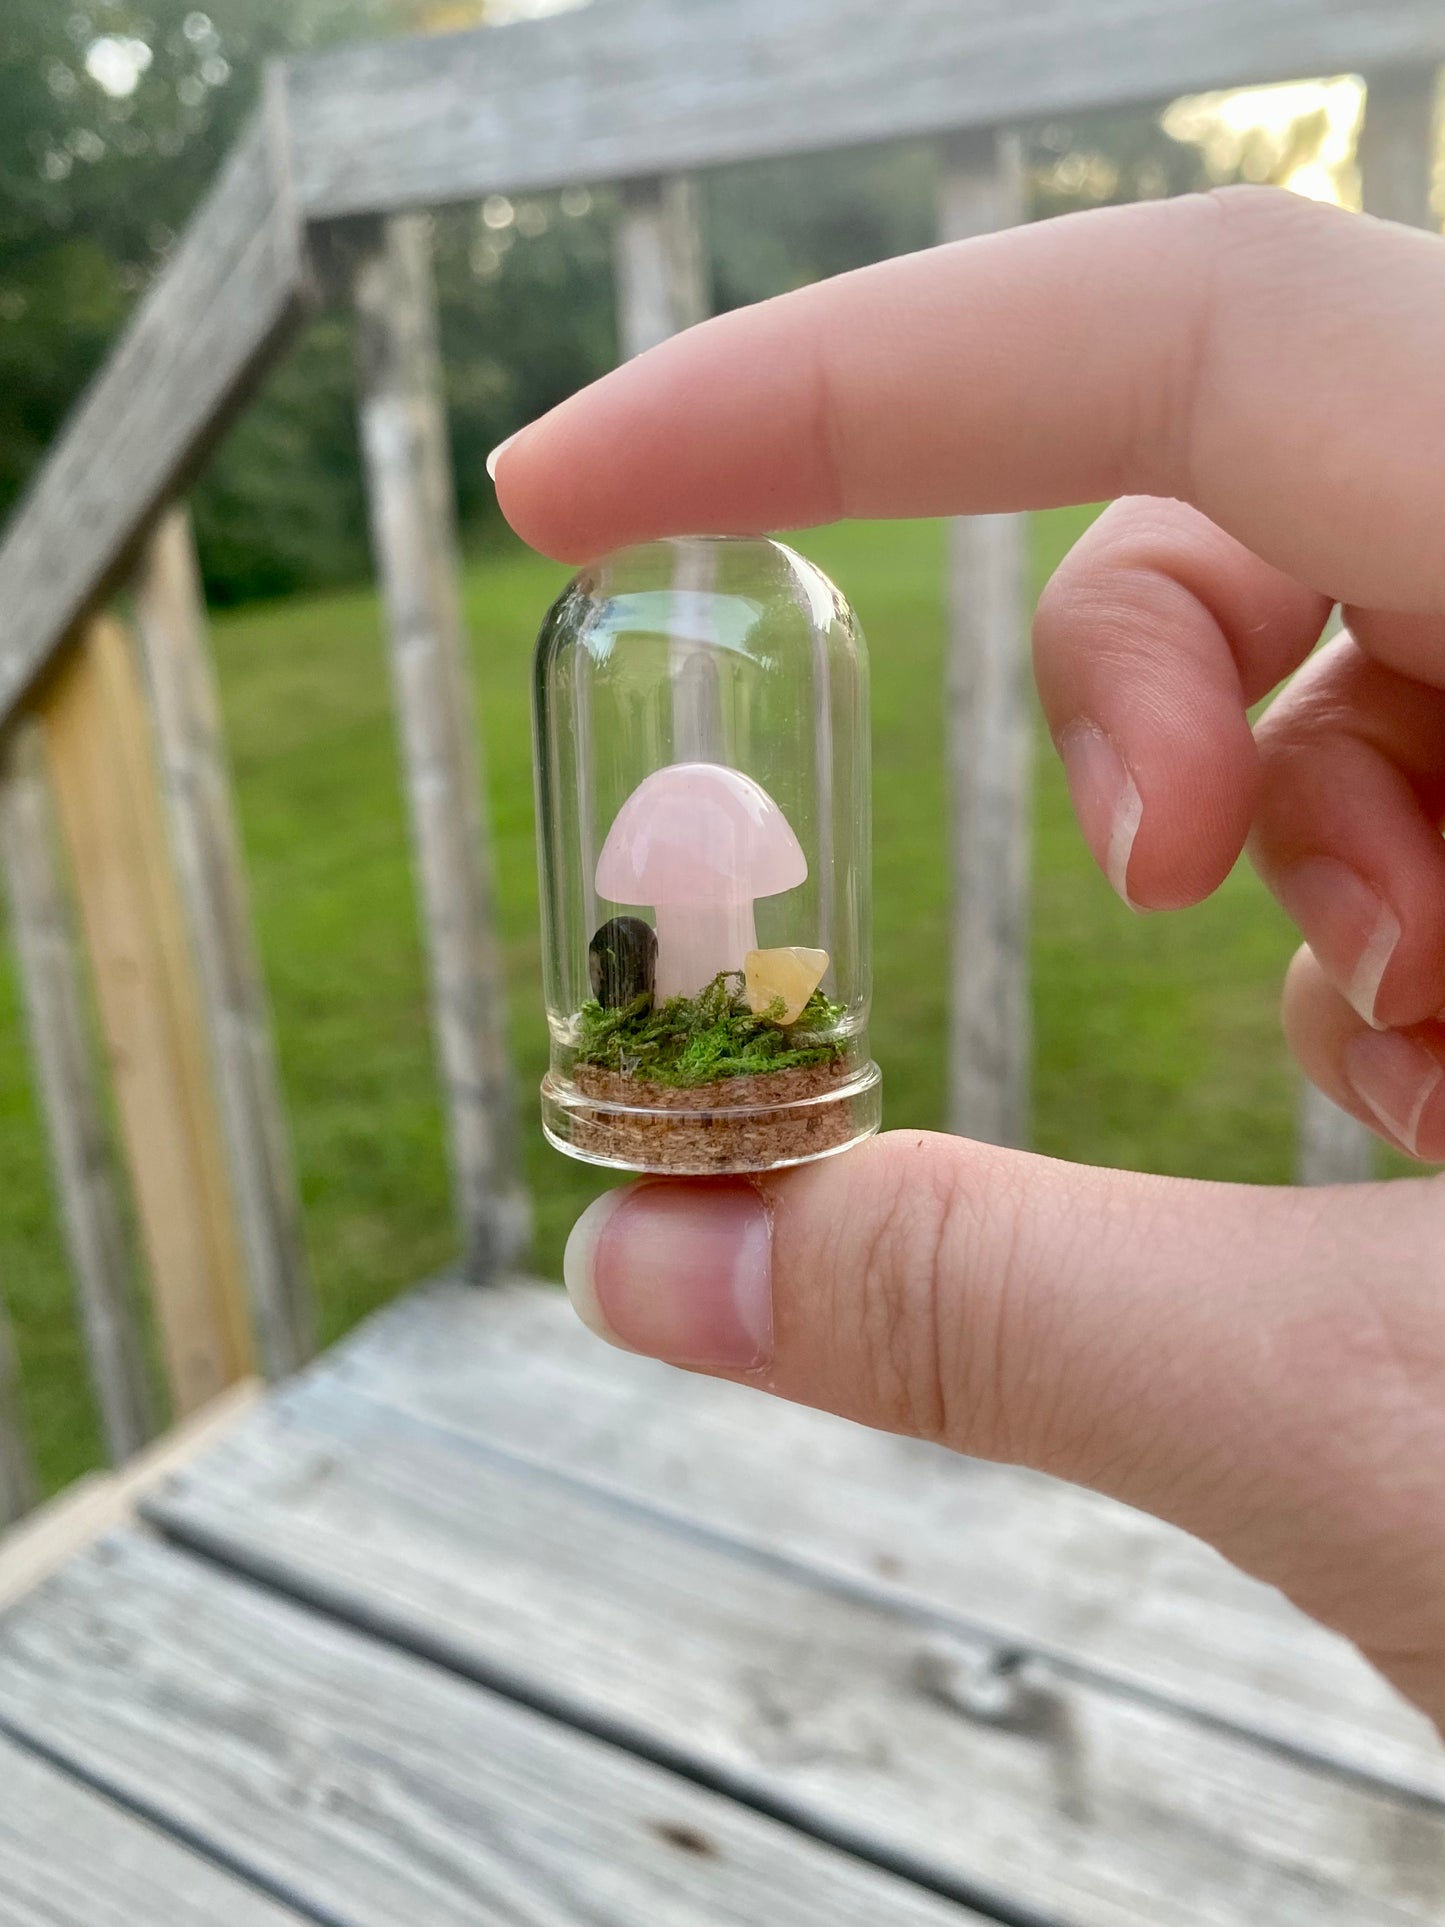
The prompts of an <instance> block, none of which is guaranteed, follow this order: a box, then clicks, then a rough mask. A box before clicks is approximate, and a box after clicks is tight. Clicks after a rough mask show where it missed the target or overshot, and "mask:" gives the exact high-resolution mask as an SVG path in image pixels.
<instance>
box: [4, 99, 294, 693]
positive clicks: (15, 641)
mask: <svg viewBox="0 0 1445 1927" xmlns="http://www.w3.org/2000/svg"><path fill="white" fill-rule="evenodd" d="M281 85H282V83H281V80H280V76H279V72H278V75H277V80H276V85H275V87H273V88H272V89H271V91H270V93H269V95H268V99H267V101H266V102H265V103H264V104H263V107H262V109H261V110H260V111H259V112H258V114H257V115H256V117H255V118H254V119H253V120H252V122H251V124H250V126H249V127H248V128H247V130H246V132H245V133H244V134H243V136H242V138H241V139H240V141H239V142H238V143H237V145H236V147H235V148H234V150H233V151H232V153H231V156H230V159H229V160H228V161H227V162H226V165H225V167H224V168H223V170H222V172H221V175H220V177H219V179H218V180H217V182H216V185H215V187H214V188H213V189H212V190H211V192H210V193H209V194H208V195H206V196H205V198H204V199H203V200H202V202H201V204H200V206H199V208H198V209H197V211H196V214H195V215H194V217H193V218H192V220H191V223H190V225H189V226H188V227H187V229H186V232H185V234H184V235H183V237H182V239H181V241H180V242H179V244H178V245H177V247H176V250H175V253H174V254H173V255H172V257H171V259H170V261H169V262H168V263H167V265H166V267H165V268H164V269H163V270H162V272H161V274H160V276H159V277H158V279H157V280H156V282H155V283H154V285H153V286H152V288H151V289H150V291H149V293H148V294H147V295H146V296H145V297H144V298H143V300H142V301H141V302H140V304H139V306H138V307H137V309H136V311H135V314H134V316H133V317H132V319H131V321H130V323H129V325H128V326H127V327H126V329H125V331H124V333H123V334H122V336H121V339H120V341H119V343H118V344H117V346H116V347H115V349H114V350H113V351H112V353H111V355H110V357H109V359H108V360H107V361H106V363H105V365H104V367H103V368H102V369H101V371H100V373H99V375H97V377H96V378H95V380H94V381H93V382H92V384H91V386H90V387H89V389H88V390H87V391H86V393H85V395H84V397H83V398H82V400H81V401H80V403H79V404H78V406H77V407H76V409H75V410H74V412H73V413H72V414H71V416H70V417H69V419H68V420H67V422H66V425H65V428H64V429H63V431H62V432H61V434H60V436H59V437H58V439H57V440H56V442H55V444H54V446H53V447H52V449H51V450H50V452H49V454H48V455H47V457H46V459H45V462H44V463H43V464H42V466H41V469H40V471H39V473H38V475H37V476H36V478H35V480H34V482H33V483H32V484H31V486H30V488H29V490H28V492H27V493H26V495H25V497H24V499H23V500H22V502H21V504H20V507H19V508H18V509H17V510H16V512H15V514H14V515H13V516H12V517H11V519H10V521H9V522H8V524H7V525H6V528H5V531H4V539H3V542H0V608H3V609H4V611H5V626H4V632H3V635H0V718H3V717H5V716H8V715H9V713H10V712H11V711H12V710H13V709H14V708H15V706H16V704H17V703H18V702H19V700H20V698H21V697H22V696H23V695H24V693H25V691H26V690H27V689H28V688H29V686H30V685H31V684H32V683H33V682H34V680H35V678H36V677H37V676H38V675H39V673H40V671H41V670H42V669H43V668H44V666H45V664H46V663H47V662H48V661H49V660H50V658H51V656H52V655H53V653H54V652H55V650H56V649H57V648H58V647H59V646H60V643H61V640H62V638H63V637H64V635H65V632H66V630H67V629H68V628H69V627H70V625H71V624H72V623H73V622H74V621H75V620H76V618H77V617H78V616H79V615H80V614H81V612H82V611H83V610H84V609H85V608H86V607H87V606H88V605H89V604H91V603H92V602H93V601H94V600H95V599H96V598H97V596H98V595H99V593H100V591H101V590H102V589H103V588H104V587H105V586H106V585H107V584H108V583H110V582H112V581H114V580H115V579H116V578H117V577H118V576H119V575H120V574H121V573H122V572H123V571H124V568H125V566H126V562H127V559H128V556H129V553H130V551H131V550H132V548H133V546H134V544H135V543H136V541H137V539H138V538H139V536H140V535H141V533H142V532H143V531H144V529H145V528H146V527H147V526H148V525H149V523H150V520H151V517H152V515H153V513H154V511H155V510H156V508H157V507H159V505H160V504H161V503H162V502H163V501H164V500H165V499H166V497H167V496H168V495H169V494H170V493H171V492H172V491H173V490H174V489H175V487H176V485H177V483H178V481H179V480H180V479H181V478H182V477H183V476H184V475H185V474H186V473H187V472H188V471H189V470H190V468H191V467H192V466H193V465H194V464H195V462H196V461H197V460H198V459H199V457H200V455H201V454H202V452H203V451H204V449H205V448H206V447H207V446H209V445H210V443H211V442H212V441H213V440H214V438H215V437H216V435H217V434H218V433H219V432H220V429H221V427H222V425H223V424H224V422H225V421H226V420H227V419H229V417H230V415H231V413H232V412H233V411H234V409H235V408H236V407H237V406H238V404H239V402H240V401H241V399H242V398H243V396H244V395H245V394H246V393H247V392H248V386H249V384H250V383H251V382H253V381H254V380H255V378H256V377H257V376H258V374H259V373H260V371H261V370H262V369H263V368H264V367H266V366H268V365H269V362H270V360H271V358H272V356H273V355H274V354H275V352H276V351H277V350H278V349H279V347H280V346H281V344H282V342H283V340H284V339H285V338H286V337H287V336H288V334H289V332H290V330H291V328H292V326H293V324H294V323H295V322H296V321H297V320H299V318H300V315H301V313H302V310H303V308H304V305H305V302H306V300H307V298H308V295H309V283H308V279H307V272H306V266H305V260H304V255H303V247H302V227H301V224H300V219H299V216H298V214H297V211H296V206H295V203H294V201H293V198H292V195H291V189H290V177H289V172H288V169H287V165H286V157H285V131H284V130H285V110H284V105H283V103H282V101H281V99H280V96H279V93H278V92H277V91H276V89H277V88H279V87H280V86H281Z"/></svg>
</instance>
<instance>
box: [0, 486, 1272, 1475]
mask: <svg viewBox="0 0 1445 1927" xmlns="http://www.w3.org/2000/svg"><path fill="white" fill-rule="evenodd" d="M1086 519H1087V518H1086V516H1085V515H1084V514H1082V513H1061V514H1056V515H1049V516H1043V517H1040V518H1039V519H1038V521H1037V523H1036V544H1035V547H1036V558H1035V559H1036V573H1037V576H1038V580H1039V581H1040V582H1042V581H1043V579H1044V577H1045V576H1046V575H1047V573H1048V571H1049V570H1050V569H1051V568H1052V566H1053V564H1054V563H1055V561H1056V560H1057V559H1058V557H1059V556H1060V555H1061V554H1062V553H1063V551H1064V549H1065V548H1066V547H1067V545H1068V543H1069V542H1070V541H1071V540H1072V539H1073V537H1074V536H1075V535H1076V534H1077V532H1078V531H1079V530H1080V529H1081V528H1082V526H1083V525H1084V522H1085V521H1086ZM800 546H801V547H803V548H804V549H806V550H807V552H808V553H809V554H810V555H811V556H813V557H815V558H816V559H817V561H818V562H819V563H820V564H821V565H822V566H823V568H825V569H826V570H827V571H828V572H829V573H830V574H831V575H832V576H834V577H835V578H836V580H837V581H838V583H839V584H840V585H841V587H842V588H843V589H844V591H845V592H846V594H847V595H848V596H849V597H850V599H851V600H852V601H853V603H854V605H855V607H856V608H857V610H858V612H859V614H860V615H861V617H862V620H863V624H864V627H865V629H866V631H867V633H868V637H869V641H870V643H871V646H872V653H873V662H874V689H875V699H874V740H875V754H876V777H875V785H874V806H875V823H876V853H877V854H876V868H875V890H874V895H875V920H876V993H875V1000H874V1013H875V1015H874V1030H873V1041H874V1048H875V1052H876V1054H877V1056H878V1058H879V1060H880V1062H881V1063H882V1065H883V1067H884V1072H885V1091H886V1098H887V1121H888V1123H889V1124H890V1125H925V1126H936V1125H938V1124H940V1123H941V1121H942V1117H943V1101H944V1061H943V1035H944V978H945V963H946V958H945V929H946V916H945V863H944V847H943V822H944V807H943V804H944V799H943V777H942V756H941V748H942V744H941V731H942V720H941V703H940V699H939V697H940V690H941V687H942V665H941V642H942V612H941V604H940V596H941V585H942V578H943V567H942V534H941V530H940V528H939V526H938V525H937V524H932V523H913V524H862V525H856V524H855V525H850V526H846V527H841V528H835V529H829V530H826V531H823V532H820V533H817V534H813V535H810V536H808V537H806V538H805V539H804V540H803V541H802V542H801V543H800ZM563 579H564V572H563V571H562V570H560V569H557V568H555V567H553V566H552V565H550V564H548V563H545V562H542V561H540V560H538V559H537V558H536V557H534V556H531V555H528V554H526V553H524V552H522V551H521V550H519V549H517V548H516V547H507V548H501V547H498V548H496V549H495V550H492V551H490V552H488V553H486V554H484V555H482V556H479V557H478V558H476V559H475V561H474V562H473V563H472V565H471V566H470V568H469V572H468V581H467V605H468V614H469V617H470V623H471V633H472V639H473V645H474V655H475V661H476V668H477V694H478V702H479V711H480V714H479V723H480V729H481V735H482V740H483V742H484V744H485V753H486V763H487V769H486V777H487V789H488V794H489V801H490V805H491V820H492V825H493V834H494V839H495V851H496V863H497V873H498V879H499V889H500V898H501V918H502V927H503V935H504V939H505V943H506V951H507V959H508V965H509V970H510V983H511V1027H512V1035H513V1040H514V1044H515V1050H516V1059H517V1064H518V1067H519V1078H520V1082H521V1085H522V1093H523V1116H524V1123H525V1131H526V1162H527V1169H528V1175H529V1178H530V1182H531V1186H532V1194H533V1198H534V1201H535V1211H536V1226H537V1235H536V1248H535V1253H534V1262H535V1263H536V1265H537V1266H538V1267H539V1268H540V1269H541V1270H543V1271H544V1272H547V1273H551V1274H555V1273H556V1272H557V1271H558V1267H559V1264H560V1260H561V1251H562V1244H563V1240H564V1238H565V1236H566V1232H567V1228H568V1226H569V1225H570V1223H571V1222H572V1219H573V1218H574V1217H575V1215H576V1213H577V1211H578V1210H579V1208H580V1207H581V1206H582V1205H583V1204H584V1203H585V1202H586V1201H587V1199H588V1198H589V1197H590V1196H591V1195H593V1193H594V1192H595V1191H596V1190H598V1189H600V1188H602V1179H601V1178H600V1175H599V1177H598V1178H596V1179H594V1177H593V1176H591V1175H590V1174H589V1173H588V1171H587V1170H586V1169H585V1168H584V1167H582V1166H580V1165H576V1164H572V1163H570V1162H568V1161H567V1160H566V1159H564V1158H561V1157H559V1156H557V1155H555V1154H554V1153H552V1152H551V1151H549V1150H548V1149H547V1147H546V1146H545V1144H544V1143H543V1140H542V1136H541V1131H540V1128H539V1126H538V1123H537V1115H536V1103H535V1096H534V1093H535V1089H536V1085H537V1081H538V1079H539V1078H540V1076H541V1073H542V1069H543V1063H544V1054H545V1033H544V1027H543V1021H542V1013H541V1005H540V993H539V990H538V936H537V891H536V875H535V870H534V857H533V845H532V785H531V761H530V747H529V738H528V689H529V683H528V657H529V652H530V649H531V644H532V638H533V636H534V634H535V631H536V627H537V623H538V621H539V619H540V617H541V615H542V612H543V611H544V610H545V608H546V607H547V605H548V603H549V602H550V600H551V599H552V597H553V595H554V594H555V592H556V590H557V588H558V587H559V586H560V584H561V582H562V581H563ZM215 642H216V650H217V655H218V660H219V666H220V675H221V681H222V686H223V694H224V701H225V710H226V719H227V724H228V728H229V736H230V747H231V755H232V760H233V763H234V768H235V777H236V787H237V794H238V798H239V807H240V812H241V818H242V826H243V831H244V836H245V842H246V848H247V854H248V858H249V863H250V870H251V878H252V885H253V891H254V899H255V912H256V920H257V924H258V927H259V932H260V941H261V948H262V952H263V955H264V958H265V963H266V968H267V973H268V977H269V982H270V989H271V996H272V1000H273V1003H274V1007H275V1015H276V1025H277V1031H278V1036H279V1046H280V1054H281V1063H282V1070H283V1075H284V1079H285V1084H286V1091H287V1095H288V1098H289V1101H290V1108H291V1117H292V1122H293V1129H294V1133H295V1143H296V1156H297V1162H298V1166H299V1171H300V1180H301V1185H302V1190H303V1193H304V1198H305V1206H306V1222H307V1237H308V1243H309V1249H310V1257H311V1264H312V1269H313V1272H314V1274H315V1279H316V1284H317V1288H318V1291H319V1294H320V1300H321V1306H322V1326H323V1332H324V1335H325V1337H326V1338H328V1339H331V1338H334V1337H335V1336H337V1335H338V1334H339V1333H340V1332H342V1331H344V1330H345V1329H346V1328H347V1327H348V1326H349V1325H350V1324H352V1323H353V1322H354V1321H355V1320H356V1319H357V1318H359V1317H360V1316H361V1315H362V1314H363V1313H364V1312H366V1311H368V1310H370V1309H371V1308H372V1307H373V1306H375V1305H377V1304H379V1303H380V1302H381V1301H382V1300H384V1299H385V1298H387V1297H388V1296H390V1295H391V1294H392V1293H393V1292H395V1291H397V1290H398V1289H400V1288H402V1287H403V1286H405V1285H407V1284H408V1283H410V1282H411V1281H412V1280H414V1279H416V1278H419V1277H421V1276H423V1275H424V1274H425V1273H427V1272H428V1271H432V1270H434V1269H436V1268H438V1267H440V1266H442V1265H444V1264H445V1263H446V1262H447V1260H448V1258H449V1256H450V1254H451V1252H452V1249H453V1236H452V1228H451V1223H450V1220H449V1213H448V1202H447V1184H446V1172H445V1165H444V1157H443V1148H442V1136H441V1122H440V1117H439V1114H438V1109H437V1097H436V1086H435V1082H434V1079H433V1074H432V1062H431V1046H430V1040H429V1037H428V1034H427V1019H426V996H425V984H424V971H423V961H422V957H421V953H420V950H419V947H418V938H417V930H416V918H415V910H414V901H413V892H412V884H411V876H410V872H409V867H408V858H407V843H406V823H405V818H404V815H403V806H402V800H401V790H400V785H399V782H398V773H397V760H396V745H395V740H394V733H393V725H392V716H391V701H390V690H389V686H388V678H387V668H386V663H385V659H384V656H383V652H382V644H381V636H380V629H379V622H378V612H377V608H376V604H375V602H374V600H373V599H372V597H371V596H370V595H369V594H365V593H356V594H352V595H346V596H335V597H328V598H326V599H323V600H315V601H307V602H288V603H284V604H279V605H273V606H268V607H263V608H256V609H252V610H249V611H245V612H242V613H240V614H237V615H233V616H229V617H226V618H225V619H223V620H221V621H219V622H218V623H217V625H216V635H215ZM1034 875H1035V890H1034V942H1033V971H1034V999H1033V1007H1034V1023H1035V1045H1036V1073H1035V1118H1036V1128H1035V1140H1036V1143H1037V1144H1038V1146H1039V1148H1040V1149H1042V1150H1044V1151H1048V1152H1051V1153H1054V1154H1056V1155H1058V1156H1061V1157H1069V1158H1077V1159H1088V1160H1091V1161H1093V1162H1097V1163H1104V1164H1119V1165H1136V1166H1139V1167H1140V1168H1143V1169H1146V1170H1152V1171H1171V1172H1184V1173H1190V1174H1195V1175H1200V1176H1211V1177H1220V1178H1240V1179H1252V1180H1273V1179H1283V1178H1286V1177H1288V1175H1289V1173H1290V1168H1291V1159H1292V1140H1293V1125H1292V1111H1293V1104H1294V1088H1293V1082H1292V1079H1291V1076H1290V1073H1289V1070H1288V1068H1287V1064H1286V1058H1285V1053H1284V1049H1283V1046H1282V1044H1281V1042H1280V1040H1279V1034H1278V1027H1277V1023H1276V1016H1275V1011H1276V999H1277V992H1278V983H1279V978H1280V973H1281V969H1282V966H1283V964H1284V961H1285V959H1286V957H1287V956H1288V954H1289V950H1290V947H1291V946H1290V938H1289V935H1288V932H1287V930H1286V927H1285V924H1284V921H1283V919H1282V918H1281V917H1280V916H1279V915H1278V914H1277V912H1276V911H1275V910H1274V908H1273V907H1272V905H1271V904H1270V903H1269V901H1268V900H1267V899H1266V897H1265V895H1264V893H1263V891H1262V890H1261V889H1260V887H1259V885H1258V884H1257V883H1256V882H1255V880H1254V878H1253V877H1252V875H1250V874H1249V873H1248V872H1247V871H1244V870H1240V871H1238V872H1237V873H1236V874H1235V875H1234V876H1233V877H1232V878H1231V879H1230V880H1229V882H1228V884H1227V885H1226V886H1225V888H1224V889H1223V890H1222V891H1220V893H1219V894H1218V896H1217V897H1216V898H1215V899H1214V900H1213V901H1212V902H1211V903H1209V904H1207V905H1205V906H1204V907H1202V908H1201V909H1198V910H1193V911H1190V912H1188V913H1185V914H1183V915H1178V916H1172V917H1136V916H1133V915H1132V914H1131V913H1130V912H1129V911H1127V910H1125V909H1124V908H1122V906H1121V905H1120V904H1119V903H1118V902H1117V901H1116V900H1115V898H1114V897H1113V895H1112V894H1111V893H1110V891H1109V889H1108V887H1107V886H1106V885H1105V884H1104V882H1103V881H1102V880H1101V878H1100V877H1099V876H1098V875H1097V874H1096V872H1095V871H1094V869H1093V867H1092V865H1091V863H1090V861H1089V859H1088V857H1087V855H1086V853H1085V851H1084V847H1083V844H1082V842H1081V840H1080V838H1079V836H1078V834H1077V833H1076V831H1075V829H1074V827H1073V824H1072V819H1071V817H1070V814H1069V809H1068V802H1067V796H1066V793H1065V789H1064V784H1063V779H1062V776H1061V774H1060V771H1059V769H1058V766H1057V764H1056V762H1055V760H1054V758H1053V755H1052V752H1051V751H1050V749H1049V746H1048V743H1047V739H1046V738H1045V737H1044V736H1043V733H1042V730H1040V755H1039V759H1038V776H1037V812H1036V841H1035V859H1034ZM0 1160H3V1167H0V1168H3V1171H4V1174H5V1175H4V1184H3V1190H0V1290H3V1292H4V1295H5V1297H6V1299H7V1301H8V1303H9V1306H10V1310H11V1314H12V1317H13V1320H14V1323H15V1325H16V1328H17V1334H18V1344H19V1350H20V1354H21V1361H22V1374H23V1383H24V1389H25V1398H26V1411H27V1417H28V1421H29V1424H30V1426H31V1430H32V1434H33V1438H34V1443H35V1446H36V1450H37V1454H38V1456H39V1459H40V1462H41V1467H42V1471H43V1474H44V1477H45V1479H46V1481H47V1483H48V1484H50V1485H56V1484H58V1483H61V1482H63V1481H64V1480H66V1479H69V1478H70V1477H73V1476H74V1475H75V1474H76V1473H77V1472H78V1471H80V1470H82V1469H83V1468H84V1467H85V1466H86V1465H88V1464H91V1463H94V1462H95V1457H96V1439H95V1431H94V1424H93V1417H92V1413H91V1408H90V1403H89V1399H88V1395H87V1392H86V1389H85V1378H84V1368H83V1364H82V1361H81V1357H80V1353H79V1350H78V1345H77V1339H76V1334H75V1328H74V1320H73V1317H72V1314H71V1305H70V1297H69V1286H68V1283H67V1280H66V1276H65V1269H64V1263H63V1257H62V1253H61V1249H60V1243H59V1238H58V1233H57V1228H56V1224H55V1219H54V1212H53V1207H52V1201H51V1197H50V1192H49V1187H48V1181H47V1175H46V1165H45V1154H44V1149H43V1144H42V1141H41V1134H40V1130H39V1126H38V1120H37V1118H36V1114H35V1100H34V1094H33V1090H32V1087H31V1085H30V1083H29V1073H28V1067H27V1064H26V1054H25V1049H24V1043H23V1033H22V1026H21V1022H20V1018H19V1015H18V1012H17V1009H16V1003H15V988H14V984H13V979H12V977H11V975H10V973H9V968H8V963H6V964H4V966H3V969H0Z"/></svg>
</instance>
